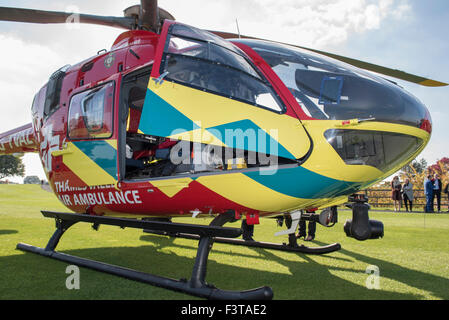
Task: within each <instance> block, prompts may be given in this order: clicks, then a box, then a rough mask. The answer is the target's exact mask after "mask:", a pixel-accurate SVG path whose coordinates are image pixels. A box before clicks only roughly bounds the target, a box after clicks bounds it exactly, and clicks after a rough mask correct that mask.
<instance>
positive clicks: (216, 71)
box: [160, 25, 285, 113]
mask: <svg viewBox="0 0 449 320" xmlns="http://www.w3.org/2000/svg"><path fill="white" fill-rule="evenodd" d="M174 27H175V28H174V29H173V30H172V31H171V34H170V35H169V41H168V42H167V45H166V48H165V52H164V57H163V59H162V64H161V69H162V70H161V71H160V73H161V74H164V73H166V77H165V79H167V80H171V81H174V82H178V83H181V84H183V85H188V86H191V87H193V88H196V89H200V90H203V91H207V92H210V93H214V94H218V95H221V96H224V97H227V98H230V99H235V100H239V101H242V102H245V103H248V104H251V105H254V106H258V107H262V108H265V109H269V110H271V111H275V112H278V113H283V112H284V111H285V107H284V105H283V103H282V102H281V100H280V98H279V97H278V96H277V94H276V92H275V91H274V90H273V88H272V87H271V85H270V84H269V83H268V81H266V80H265V79H263V77H262V76H261V75H260V74H259V73H258V72H257V71H256V69H255V68H254V67H253V66H252V65H251V63H249V62H248V61H247V60H246V58H245V57H244V54H243V53H242V52H241V51H240V49H238V48H237V47H234V46H233V45H232V44H230V43H227V42H226V41H225V40H223V39H221V38H219V37H217V36H215V35H212V34H210V33H208V32H205V31H202V30H196V29H194V28H191V29H190V27H186V26H179V25H175V26H174ZM179 27H181V29H178V28H179ZM189 30H191V31H189ZM194 31H195V32H194ZM178 34H179V35H178Z"/></svg>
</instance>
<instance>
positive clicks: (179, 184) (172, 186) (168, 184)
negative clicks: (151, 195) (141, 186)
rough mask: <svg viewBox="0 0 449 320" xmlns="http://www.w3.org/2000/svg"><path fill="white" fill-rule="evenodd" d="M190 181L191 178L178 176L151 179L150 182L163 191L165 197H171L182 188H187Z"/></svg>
mask: <svg viewBox="0 0 449 320" xmlns="http://www.w3.org/2000/svg"><path fill="white" fill-rule="evenodd" d="M192 181H193V180H192V179H191V178H180V179H167V180H158V181H151V182H150V183H151V184H152V185H153V186H154V187H156V188H158V189H159V190H160V191H161V192H163V193H164V194H165V195H166V196H167V197H170V198H172V197H174V196H175V195H176V194H178V193H179V192H180V191H181V190H182V189H184V188H187V187H188V186H189V184H190V182H192Z"/></svg>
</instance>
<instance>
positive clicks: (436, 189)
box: [432, 173, 443, 212]
mask: <svg viewBox="0 0 449 320" xmlns="http://www.w3.org/2000/svg"><path fill="white" fill-rule="evenodd" d="M442 188H443V186H442V183H441V179H440V176H439V175H438V174H437V173H435V174H434V176H433V196H432V206H433V205H434V204H435V198H437V209H438V212H440V211H441V189H442Z"/></svg>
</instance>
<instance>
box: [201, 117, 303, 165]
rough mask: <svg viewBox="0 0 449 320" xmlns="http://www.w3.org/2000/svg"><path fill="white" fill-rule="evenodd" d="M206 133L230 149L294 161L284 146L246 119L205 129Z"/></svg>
mask: <svg viewBox="0 0 449 320" xmlns="http://www.w3.org/2000/svg"><path fill="white" fill-rule="evenodd" d="M207 131H209V132H210V133H211V134H213V135H214V136H215V137H217V138H218V139H220V140H221V141H222V142H223V143H224V144H225V145H227V146H228V147H230V148H236V149H243V150H248V151H253V152H260V153H265V154H270V155H274V156H279V157H283V158H287V159H295V157H294V156H293V155H292V154H291V153H290V152H288V150H287V149H285V148H284V146H282V145H281V144H280V143H279V142H278V141H276V140H275V139H273V138H272V137H271V136H270V135H269V134H268V133H266V132H265V131H264V130H262V129H261V128H260V127H259V126H258V125H256V124H255V123H254V122H252V121H251V120H248V119H245V120H240V121H236V122H231V123H225V124H222V125H219V126H216V127H211V128H207ZM249 142H252V143H249Z"/></svg>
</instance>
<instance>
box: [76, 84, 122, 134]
mask: <svg viewBox="0 0 449 320" xmlns="http://www.w3.org/2000/svg"><path fill="white" fill-rule="evenodd" d="M113 101H114V83H113V82H109V83H107V84H105V85H103V86H101V87H96V88H93V89H90V90H87V91H83V92H81V93H78V94H76V95H74V96H73V97H72V99H71V101H70V109H69V120H68V136H69V138H70V139H107V138H110V137H111V136H112V123H113V121H112V120H113V104H114V103H113Z"/></svg>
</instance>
